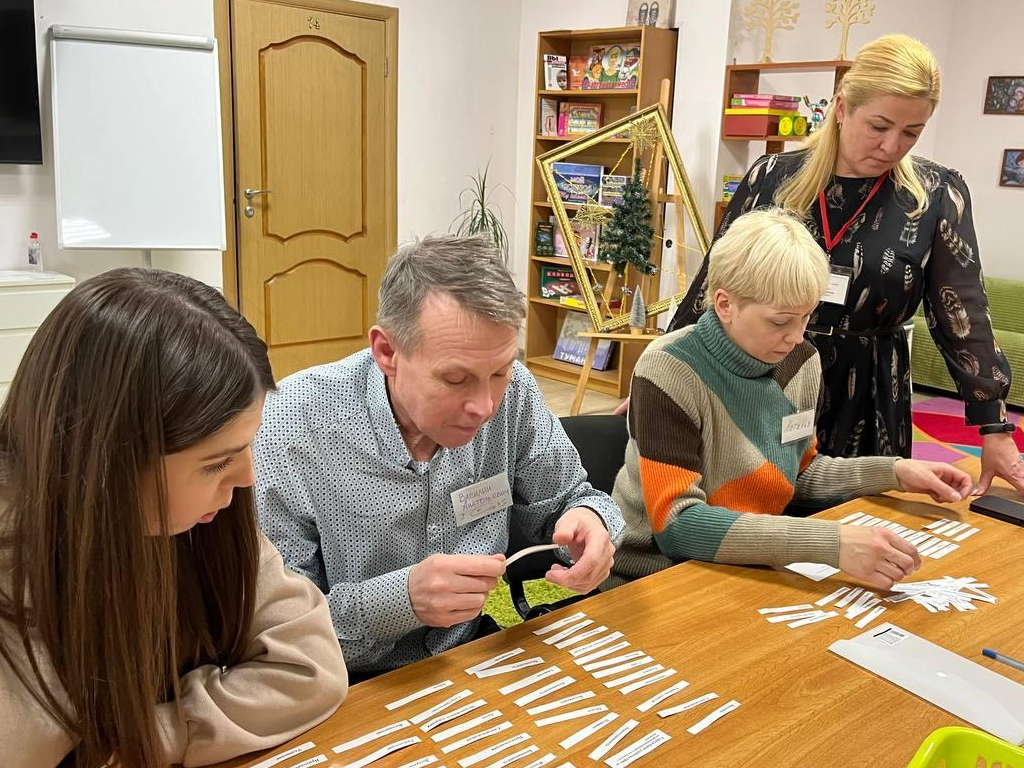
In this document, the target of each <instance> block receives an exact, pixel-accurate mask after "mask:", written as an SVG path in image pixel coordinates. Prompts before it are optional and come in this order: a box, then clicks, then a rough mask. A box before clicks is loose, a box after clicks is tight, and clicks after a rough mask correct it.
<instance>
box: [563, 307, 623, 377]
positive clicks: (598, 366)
mask: <svg viewBox="0 0 1024 768" xmlns="http://www.w3.org/2000/svg"><path fill="white" fill-rule="evenodd" d="M592 330H593V328H592V327H591V325H590V319H589V318H588V317H587V316H586V315H584V314H581V313H578V312H570V313H568V314H567V315H566V316H565V319H564V320H563V321H562V328H561V330H559V332H558V341H557V342H556V343H555V352H554V355H553V357H554V358H555V360H561V361H562V362H564V363H572V364H573V365H579V366H582V365H583V363H584V361H585V360H586V359H587V348H588V347H589V346H590V339H587V338H580V337H579V335H578V334H580V333H586V332H588V331H592ZM613 344H615V342H614V341H610V340H609V341H599V342H598V344H597V351H596V352H595V353H594V364H593V365H592V366H591V368H592V370H595V371H606V370H608V367H609V366H610V365H611V362H612V350H613V347H612V345H613Z"/></svg>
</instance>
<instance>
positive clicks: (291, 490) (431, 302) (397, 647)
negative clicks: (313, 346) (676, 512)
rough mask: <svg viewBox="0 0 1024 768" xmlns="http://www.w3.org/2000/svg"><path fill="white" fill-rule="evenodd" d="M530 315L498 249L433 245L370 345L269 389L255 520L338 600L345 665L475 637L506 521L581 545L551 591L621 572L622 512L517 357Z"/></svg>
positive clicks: (408, 273)
mask: <svg viewBox="0 0 1024 768" xmlns="http://www.w3.org/2000/svg"><path fill="white" fill-rule="evenodd" d="M524 314H525V308H524V305H523V296H522V294H521V293H520V292H519V291H518V290H517V289H516V287H515V284H514V282H513V281H512V276H511V275H510V274H509V272H508V270H507V269H506V268H505V267H504V265H503V264H502V263H501V260H500V258H499V256H498V255H497V253H496V252H495V251H494V249H493V247H492V246H491V245H490V243H489V242H488V241H487V240H485V239H480V238H455V237H428V238H425V239H424V240H422V241H417V242H414V243H411V244H408V245H405V246H403V247H401V248H399V249H398V252H397V253H396V254H395V256H394V257H393V258H392V259H391V261H390V262H389V264H388V267H387V270H386V271H385V274H384V277H383V279H382V281H381V288H380V308H379V311H378V324H377V325H375V326H374V327H373V328H372V329H371V330H370V333H369V339H370V348H369V349H368V350H364V351H362V352H357V353H356V354H354V355H351V356H349V357H347V358H345V359H343V360H339V361H338V362H335V363H330V364H328V365H322V366H317V367H315V368H310V369H308V370H305V371H301V372H299V373H296V374H294V375H292V376H289V377H288V378H286V379H284V380H283V381H282V382H281V383H280V384H279V386H278V389H277V391H276V392H272V393H270V394H269V395H268V397H267V402H266V406H265V407H264V412H263V426H262V427H261V429H260V431H259V433H258V434H257V436H256V440H255V441H254V443H253V453H254V458H255V464H256V475H257V481H256V494H257V503H258V505H259V513H260V522H261V524H262V526H263V529H264V530H265V531H266V533H267V535H268V536H269V537H270V538H271V540H272V541H273V542H274V543H275V544H276V545H277V547H278V549H279V550H280V551H281V554H282V555H283V556H284V559H285V562H286V563H287V564H288V565H289V567H291V568H292V569H293V570H295V571H297V572H299V573H301V574H304V575H305V576H307V577H308V578H310V579H311V580H312V581H313V582H314V583H315V584H316V585H317V586H318V587H319V588H320V589H321V590H323V592H324V594H326V595H327V598H328V601H329V603H330V607H331V615H332V618H333V620H334V626H335V629H336V630H337V632H338V638H339V640H340V641H341V645H342V648H343V650H344V652H345V660H346V662H347V664H348V667H349V669H350V670H355V671H357V672H360V671H362V672H375V671H380V670H387V669H394V668H397V667H400V666H403V665H405V664H409V663H411V662H414V661H418V660H419V659H422V658H426V657H427V656H430V655H432V654H436V653H439V652H441V651H445V650H447V649H449V648H453V647H455V646H456V645H458V644H459V643H463V642H466V641H468V640H471V639H473V638H474V637H476V636H477V634H478V632H479V631H480V621H481V620H480V611H481V608H482V607H483V604H484V600H485V599H486V597H487V593H488V592H489V591H490V590H491V589H493V588H494V586H495V584H496V583H497V580H498V579H499V578H500V577H501V575H502V574H503V573H504V571H505V562H504V561H505V557H504V554H503V553H504V552H505V549H506V547H507V546H508V539H509V527H510V526H517V527H518V530H521V531H522V532H523V534H524V535H525V537H526V538H527V539H529V540H531V541H533V542H536V543H549V542H554V543H556V544H560V545H563V549H564V550H567V551H568V553H569V557H570V558H571V562H570V563H569V564H567V565H555V566H553V567H552V568H551V570H550V571H549V572H548V574H547V578H548V580H549V581H551V582H553V583H555V584H559V585H561V586H564V587H568V588H569V589H572V590H575V591H577V592H588V591H590V590H592V589H594V588H595V587H596V586H597V585H598V584H600V583H601V582H602V581H603V580H604V579H605V578H606V577H607V576H608V573H609V571H610V569H611V565H612V555H613V553H614V547H613V545H612V541H613V540H614V539H616V538H617V537H618V536H619V535H620V534H621V532H622V528H623V521H622V515H621V513H620V512H619V509H618V508H617V507H616V506H615V503H614V502H613V501H612V500H611V499H610V498H609V497H608V496H607V495H606V494H604V493H601V492H600V491H597V490H595V489H594V488H593V487H592V486H591V485H590V483H588V482H587V479H586V472H585V471H584V470H583V468H582V466H581V465H580V460H579V455H578V454H577V452H576V449H575V448H574V447H573V445H572V443H570V442H569V439H568V438H567V437H566V435H565V432H564V431H563V430H562V427H561V424H560V423H559V421H558V419H556V418H555V417H554V416H553V415H552V414H551V412H550V411H549V410H548V409H547V407H546V406H545V405H544V401H543V399H542V398H541V395H540V392H539V391H538V389H537V383H536V381H535V380H534V378H533V376H532V375H531V374H530V373H529V372H528V371H527V370H526V368H525V367H524V366H523V365H522V364H520V363H519V362H517V361H516V353H517V347H518V341H519V328H520V325H521V323H522V320H523V316H524Z"/></svg>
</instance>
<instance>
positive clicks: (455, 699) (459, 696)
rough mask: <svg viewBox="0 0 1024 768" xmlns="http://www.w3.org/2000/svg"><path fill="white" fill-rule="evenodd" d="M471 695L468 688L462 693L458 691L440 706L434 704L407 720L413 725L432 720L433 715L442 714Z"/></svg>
mask: <svg viewBox="0 0 1024 768" xmlns="http://www.w3.org/2000/svg"><path fill="white" fill-rule="evenodd" d="M472 695H473V692H472V691H471V690H469V689H468V688H467V689H465V690H463V691H459V692H458V693H456V694H455V695H454V696H449V697H448V698H447V699H445V700H444V701H442V702H441V703H440V704H435V705H434V706H432V707H431V708H430V709H426V710H424V711H423V712H420V713H419V714H418V715H416V716H414V717H410V718H409V722H410V723H412V724H413V725H419V724H420V723H422V722H423V721H424V720H429V719H430V718H432V717H433V716H434V715H436V714H438V713H439V712H444V710H446V709H448V707H450V706H451V705H452V704H458V703H459V702H460V701H462V700H463V699H468V698H469V697H470V696H472Z"/></svg>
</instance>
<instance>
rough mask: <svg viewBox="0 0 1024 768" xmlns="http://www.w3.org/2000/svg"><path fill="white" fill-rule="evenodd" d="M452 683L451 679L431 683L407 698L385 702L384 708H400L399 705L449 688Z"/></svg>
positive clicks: (389, 709)
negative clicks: (434, 683)
mask: <svg viewBox="0 0 1024 768" xmlns="http://www.w3.org/2000/svg"><path fill="white" fill-rule="evenodd" d="M452 684H453V683H452V681H451V680H445V681H443V682H440V683H437V684H436V685H431V686H429V687H427V688H424V689H423V690H421V691H416V692H415V693H410V694H409V695H408V696H406V697H405V698H402V699H399V700H398V701H392V702H391V703H390V704H385V705H384V709H386V710H388V711H391V710H394V709H398V708H399V707H401V706H404V705H405V704H408V703H409V702H412V701H416V699H422V698H423V697H424V696H429V695H430V694H432V693H437V692H438V691H443V690H444V689H445V688H447V687H448V686H450V685H452Z"/></svg>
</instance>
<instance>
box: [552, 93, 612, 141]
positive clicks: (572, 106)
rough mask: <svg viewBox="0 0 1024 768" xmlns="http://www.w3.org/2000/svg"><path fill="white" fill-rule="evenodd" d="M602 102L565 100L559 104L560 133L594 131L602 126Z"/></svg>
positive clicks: (563, 134) (573, 134) (571, 134)
mask: <svg viewBox="0 0 1024 768" xmlns="http://www.w3.org/2000/svg"><path fill="white" fill-rule="evenodd" d="M602 109H603V105H602V104H592V103H584V102H576V101H563V102H562V103H561V104H560V105H559V106H558V135H559V136H576V135H582V134H586V133H593V132H594V131H596V130H597V129H598V128H600V127H601V112H602Z"/></svg>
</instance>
